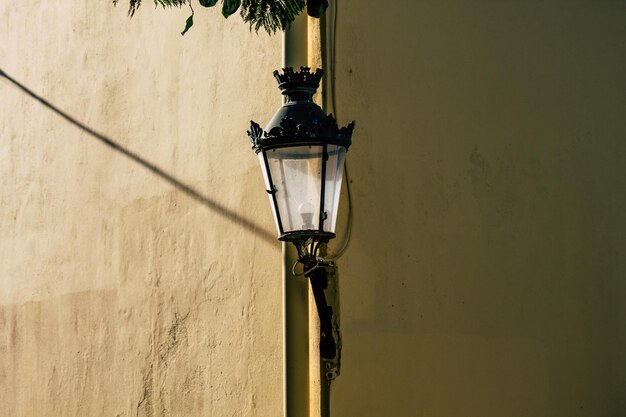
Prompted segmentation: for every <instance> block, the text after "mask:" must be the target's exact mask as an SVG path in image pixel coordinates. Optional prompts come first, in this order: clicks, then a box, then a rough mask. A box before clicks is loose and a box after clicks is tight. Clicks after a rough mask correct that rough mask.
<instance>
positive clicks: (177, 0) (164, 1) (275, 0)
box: [113, 0, 328, 35]
mask: <svg viewBox="0 0 626 417" xmlns="http://www.w3.org/2000/svg"><path fill="white" fill-rule="evenodd" d="M118 1H119V0H113V4H114V5H117V3H118ZM153 1H154V3H155V4H156V5H161V6H163V7H181V6H184V5H186V4H188V5H189V6H190V7H192V1H193V0H153ZM221 1H222V15H223V16H224V18H227V17H229V16H230V15H232V14H233V13H235V12H236V11H237V10H239V9H240V12H239V13H240V15H241V18H242V19H243V21H244V22H246V23H248V24H249V25H250V29H251V30H252V29H254V30H255V31H257V32H258V31H259V29H260V28H263V29H264V30H265V31H266V32H267V33H269V34H272V33H275V32H276V31H278V30H280V31H285V30H287V29H288V28H289V26H290V25H291V22H293V20H294V19H295V18H296V16H297V15H298V14H300V12H302V10H304V6H305V4H306V6H307V13H308V14H309V16H313V17H318V18H319V17H321V16H322V15H323V14H324V12H325V11H326V8H327V7H328V0H306V1H305V0H221ZM198 2H199V3H200V5H201V6H204V7H213V6H215V5H216V4H217V2H218V0H198ZM129 6H130V7H129V9H128V14H129V15H130V16H131V17H132V16H133V15H134V14H135V12H136V11H137V9H138V8H139V6H141V0H129ZM193 17H194V11H193V7H192V8H191V16H189V18H188V19H187V21H186V22H185V29H184V30H183V31H182V33H181V34H182V35H184V34H185V33H186V32H187V31H188V30H189V28H191V26H192V25H193Z"/></svg>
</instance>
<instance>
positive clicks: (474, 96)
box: [332, 1, 626, 417]
mask: <svg viewBox="0 0 626 417" xmlns="http://www.w3.org/2000/svg"><path fill="white" fill-rule="evenodd" d="M338 6H339V7H338V13H337V18H338V22H337V34H336V48H337V49H336V65H337V67H336V74H335V75H336V89H337V91H336V93H337V96H336V98H337V113H338V116H339V119H340V121H341V122H342V123H345V122H347V121H349V120H352V119H356V120H357V129H356V130H355V135H354V145H353V147H352V148H351V149H350V153H349V158H348V159H349V164H350V169H351V178H352V180H353V182H352V193H353V200H354V230H353V235H352V240H351V245H350V248H349V250H348V252H347V253H346V255H345V256H344V258H342V259H341V261H340V269H341V296H342V326H343V327H342V330H343V338H344V340H343V343H344V349H343V357H342V360H343V368H342V375H341V377H340V378H339V379H338V380H337V381H336V382H335V383H334V384H333V388H332V389H333V392H332V409H333V415H337V416H342V417H351V416H354V417H356V416H358V417H367V416H384V415H393V416H398V417H403V416H406V417H410V416H432V417H434V416H476V417H479V416H480V417H486V416H494V417H496V416H498V417H501V416H509V417H513V416H551V417H558V416H563V417H566V416H567V417H571V416H607V417H609V416H617V415H624V414H626V400H625V399H626V396H625V393H626V380H625V377H624V375H626V363H625V356H624V355H625V353H624V352H626V339H625V337H626V336H625V332H624V329H625V328H626V309H625V307H624V305H626V284H625V283H624V277H626V261H625V258H624V253H625V250H626V237H625V235H626V214H625V213H626V196H625V194H624V190H625V189H626V164H624V160H626V143H625V142H624V139H625V138H626V117H625V115H626V95H625V94H624V91H626V75H625V74H626V72H625V71H624V68H626V4H624V3H623V2H614V1H596V2H565V1H524V2H522V1H504V2H502V1H473V2H460V1H430V2H424V1H417V2H409V1H402V2H394V3H393V4H391V3H388V2H380V1H366V2H364V4H363V5H359V7H353V6H350V5H349V2H345V1H342V2H339V5H338Z"/></svg>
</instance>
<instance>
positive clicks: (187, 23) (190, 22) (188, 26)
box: [180, 13, 193, 36]
mask: <svg viewBox="0 0 626 417" xmlns="http://www.w3.org/2000/svg"><path fill="white" fill-rule="evenodd" d="M192 26H193V13H192V14H191V16H189V17H188V18H187V22H186V23H185V29H183V31H182V32H180V34H181V35H183V36H184V35H185V33H187V31H188V30H189V29H190V28H191V27H192Z"/></svg>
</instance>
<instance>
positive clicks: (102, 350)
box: [0, 1, 282, 417]
mask: <svg viewBox="0 0 626 417" xmlns="http://www.w3.org/2000/svg"><path fill="white" fill-rule="evenodd" d="M87 3H89V4H90V6H87ZM122 3H123V2H120V6H118V7H117V8H114V7H113V6H112V5H111V2H110V1H105V2H63V3H59V2H51V1H34V2H30V3H28V4H26V3H15V2H1V3H0V16H1V17H2V19H1V20H2V22H3V24H2V25H1V27H0V38H1V39H2V42H0V69H2V70H3V71H5V72H6V73H7V74H9V75H10V76H12V77H13V78H15V79H16V80H18V81H20V82H21V83H23V84H24V85H25V86H27V87H28V88H30V89H32V90H33V91H34V92H36V93H38V94H40V95H41V96H42V97H43V98H44V99H45V100H47V101H49V102H50V103H52V104H54V105H55V106H57V107H58V108H60V109H62V110H63V111H65V112H66V113H67V114H68V115H70V116H71V117H73V118H75V119H77V120H79V121H81V122H82V123H84V124H86V125H87V126H89V127H90V128H92V129H94V130H95V131H97V132H100V133H101V134H102V135H104V136H106V137H107V138H109V139H110V140H111V141H114V142H116V143H117V144H118V145H119V148H117V149H116V148H113V147H111V146H107V145H106V144H104V143H103V142H102V141H101V140H99V139H97V138H95V137H94V136H92V135H90V134H88V133H86V132H84V131H82V130H81V129H80V128H77V127H76V126H75V125H73V124H72V123H69V122H68V121H67V120H64V119H63V118H61V117H59V116H58V115H56V114H54V113H53V112H52V111H50V110H49V109H47V108H46V107H45V106H43V105H42V104H41V103H39V102H37V101H36V100H34V99H33V98H31V97H29V96H27V95H26V94H24V93H23V92H22V91H20V90H19V89H18V88H16V87H15V86H14V85H12V84H11V83H9V82H8V81H6V80H5V79H4V78H0V98H1V99H0V260H1V262H0V404H1V406H0V416H7V417H9V416H10V417H33V416H40V417H43V416H54V417H61V416H94V417H95V416H111V417H116V416H120V417H121V416H129V417H130V416H133V417H134V416H201V415H202V416H219V417H223V416H252V415H258V416H270V415H278V414H279V413H280V411H281V410H282V402H281V401H282V400H281V396H282V390H281V382H280V381H281V374H282V368H281V355H280V351H281V347H280V346H281V329H280V323H281V321H280V311H281V308H280V303H281V301H280V291H281V285H280V276H281V255H280V246H279V245H278V243H277V242H276V241H275V235H274V233H275V232H274V230H273V224H272V219H271V212H270V210H269V207H268V204H267V198H266V197H265V195H264V194H263V191H262V190H263V184H262V178H261V175H260V172H259V171H260V170H259V168H258V166H257V160H256V158H255V156H254V154H253V152H252V151H251V150H250V146H249V142H248V139H247V137H246V136H245V130H246V128H247V126H248V123H249V120H250V119H251V118H254V119H257V120H266V119H268V118H269V116H270V115H271V114H272V113H273V111H274V108H275V106H276V105H277V104H278V103H279V101H280V98H279V96H278V94H277V89H276V88H275V83H274V80H273V78H272V76H271V71H272V70H273V69H275V67H276V66H278V65H279V64H280V45H281V43H280V37H279V36H277V37H273V38H270V37H268V36H267V35H264V34H259V35H258V36H257V35H255V34H254V33H252V34H251V33H250V32H249V30H248V28H247V27H246V26H245V25H244V24H243V23H242V22H241V19H239V17H238V16H233V17H232V18H230V19H228V20H224V19H223V18H222V17H221V15H220V14H219V10H218V9H212V10H207V9H202V8H198V10H196V24H195V26H194V27H193V28H192V30H191V31H190V32H189V33H188V34H187V35H185V37H181V36H180V34H179V33H180V31H181V30H182V26H183V24H184V22H185V19H186V18H187V16H188V14H189V11H188V9H187V10H185V9H183V10H177V9H172V10H162V9H160V8H157V9H155V8H154V7H153V6H152V4H151V2H147V3H146V4H145V5H144V6H143V7H142V8H141V10H140V11H139V13H138V14H137V15H136V16H135V17H134V18H133V19H132V20H129V19H128V18H127V16H126V5H125V4H124V5H123V4H122ZM127 152H132V153H133V154H134V156H135V158H132V157H129V155H128V153H127ZM150 164H152V165H153V167H152V168H151V165H150ZM154 166H155V167H157V168H156V169H155V168H154ZM158 169H160V170H161V171H158Z"/></svg>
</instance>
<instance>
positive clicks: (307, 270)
mask: <svg viewBox="0 0 626 417" xmlns="http://www.w3.org/2000/svg"><path fill="white" fill-rule="evenodd" d="M320 261H323V259H320V258H315V265H313V266H312V267H311V268H309V269H306V270H304V269H303V270H302V272H300V273H299V274H298V273H297V272H296V266H297V265H298V264H302V266H304V264H303V263H302V262H300V260H297V261H295V262H294V263H293V266H292V267H291V273H292V274H293V275H294V276H296V277H301V276H302V275H307V274H309V273H310V272H313V271H314V270H315V269H317V268H318V267H319V266H320Z"/></svg>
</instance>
